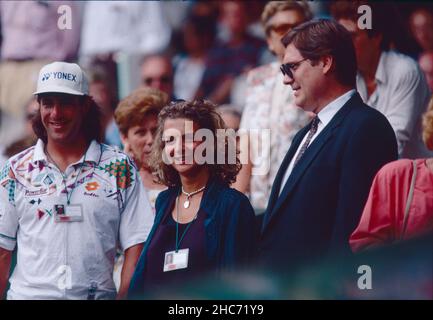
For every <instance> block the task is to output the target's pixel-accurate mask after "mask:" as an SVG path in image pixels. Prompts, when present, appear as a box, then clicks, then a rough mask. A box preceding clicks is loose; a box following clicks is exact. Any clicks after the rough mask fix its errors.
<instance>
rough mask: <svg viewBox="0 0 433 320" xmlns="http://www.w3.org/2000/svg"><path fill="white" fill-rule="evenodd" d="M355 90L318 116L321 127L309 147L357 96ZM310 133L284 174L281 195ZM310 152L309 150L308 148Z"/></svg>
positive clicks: (300, 160)
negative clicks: (354, 96) (350, 100)
mask: <svg viewBox="0 0 433 320" xmlns="http://www.w3.org/2000/svg"><path fill="white" fill-rule="evenodd" d="M355 92H356V91H355V90H354V89H352V90H350V91H348V92H346V93H345V94H343V95H341V96H340V97H338V98H337V99H335V100H334V101H332V102H331V103H329V104H328V105H327V106H325V107H324V108H323V109H322V110H321V111H320V112H319V113H318V114H317V117H318V118H319V125H318V126H317V131H316V134H315V135H314V136H313V137H312V138H311V140H310V144H309V145H308V147H310V146H311V144H312V143H313V141H314V140H315V139H316V137H317V136H318V135H319V134H320V132H322V131H323V129H324V128H325V127H326V126H327V125H328V123H329V122H331V120H332V118H333V117H334V116H335V115H336V114H337V112H338V111H340V109H341V108H342V107H343V106H344V104H345V103H346V102H347V101H349V99H350V98H351V97H352V96H353V95H354V94H355ZM307 136H308V132H307V133H306V134H305V136H304V138H303V139H302V141H301V143H300V144H299V146H298V149H297V150H296V153H295V154H294V156H293V158H292V160H291V161H290V163H289V166H288V168H287V171H286V173H285V174H284V177H283V180H282V183H281V186H280V194H281V192H282V191H283V188H284V185H285V184H286V182H287V180H288V179H289V177H290V174H291V173H292V171H293V167H294V164H295V159H296V158H297V156H298V153H299V152H300V151H301V148H302V146H303V145H304V142H305V140H306V139H307ZM307 150H308V148H307ZM299 162H302V157H301V159H299Z"/></svg>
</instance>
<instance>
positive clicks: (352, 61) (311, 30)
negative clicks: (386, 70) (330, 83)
mask: <svg viewBox="0 0 433 320" xmlns="http://www.w3.org/2000/svg"><path fill="white" fill-rule="evenodd" d="M281 41H282V43H283V45H284V46H285V47H287V46H288V45H289V44H293V45H294V46H295V48H296V49H297V50H298V51H299V52H300V53H301V55H302V56H303V57H304V58H306V59H309V60H311V61H312V62H313V63H315V62H317V61H318V60H319V59H320V58H321V57H323V56H326V55H329V56H332V58H333V60H334V62H333V67H332V68H333V69H334V73H335V75H336V78H337V80H338V81H340V83H341V84H344V85H347V86H351V87H355V86H356V71H357V63H356V54H355V48H354V46H353V42H352V37H351V35H350V33H349V32H348V31H347V30H346V29H345V28H344V27H343V26H342V25H340V24H339V23H337V22H335V21H333V20H328V19H317V20H311V21H307V22H304V23H303V24H301V25H299V26H297V27H295V28H293V29H292V30H291V31H290V32H289V33H287V34H286V35H285V36H284V37H283V39H282V40H281Z"/></svg>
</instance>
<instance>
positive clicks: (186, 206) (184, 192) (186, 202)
mask: <svg viewBox="0 0 433 320" xmlns="http://www.w3.org/2000/svg"><path fill="white" fill-rule="evenodd" d="M204 188H206V186H203V187H201V188H200V189H198V190H196V191H193V192H189V193H188V192H186V191H185V190H183V186H182V193H183V194H184V195H186V200H185V201H184V202H183V207H184V208H185V209H188V208H189V205H190V201H189V199H190V198H191V197H192V196H193V195H195V194H197V193H199V192H201V191H203V190H204Z"/></svg>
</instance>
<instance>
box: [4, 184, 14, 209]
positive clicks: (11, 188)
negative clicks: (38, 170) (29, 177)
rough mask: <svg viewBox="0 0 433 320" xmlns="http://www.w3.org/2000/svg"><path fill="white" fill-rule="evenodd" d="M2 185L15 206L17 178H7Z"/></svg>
mask: <svg viewBox="0 0 433 320" xmlns="http://www.w3.org/2000/svg"><path fill="white" fill-rule="evenodd" d="M1 186H2V187H3V188H5V189H6V190H7V192H8V201H9V203H10V204H12V205H14V206H15V180H12V179H10V180H6V181H4V182H3V183H2V184H1Z"/></svg>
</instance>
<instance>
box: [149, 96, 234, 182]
mask: <svg viewBox="0 0 433 320" xmlns="http://www.w3.org/2000/svg"><path fill="white" fill-rule="evenodd" d="M182 118H183V119H187V120H191V121H193V123H195V124H196V125H197V126H198V128H199V129H209V130H211V131H212V133H213V136H214V148H215V149H214V151H215V152H214V159H213V160H214V162H213V163H212V164H205V165H207V166H208V167H209V173H210V175H211V178H214V179H217V180H219V181H220V182H222V183H226V184H227V185H230V184H232V183H233V182H234V181H235V180H236V176H237V174H238V172H239V170H240V169H241V164H240V160H239V156H238V154H239V151H236V162H235V163H234V164H230V163H229V159H228V157H229V154H228V152H227V149H228V145H229V143H234V144H235V143H236V141H235V139H233V141H230V142H229V139H230V137H227V136H225V138H224V139H225V140H224V143H223V144H220V143H218V141H217V140H218V139H217V130H218V129H226V127H225V124H224V121H223V120H222V118H221V116H220V115H219V114H218V112H217V110H216V105H214V104H213V103H211V102H210V101H206V100H195V101H180V102H172V103H170V104H169V105H167V106H165V107H164V108H163V109H162V110H161V112H160V113H159V116H158V130H157V133H156V137H155V142H154V144H153V146H152V154H151V156H150V160H149V164H150V167H151V168H152V171H153V172H154V174H155V176H156V179H157V181H158V182H159V183H162V184H164V185H166V186H169V187H173V186H178V185H180V178H179V174H178V173H177V172H176V170H175V169H174V168H173V167H172V166H171V165H167V164H165V163H164V161H163V152H164V147H165V144H164V142H163V140H162V136H163V131H164V123H165V121H166V120H167V119H182ZM221 146H222V148H224V150H219V149H220V148H221ZM218 152H224V154H225V159H224V160H225V161H224V163H223V164H218V163H217V154H218Z"/></svg>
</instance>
